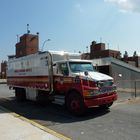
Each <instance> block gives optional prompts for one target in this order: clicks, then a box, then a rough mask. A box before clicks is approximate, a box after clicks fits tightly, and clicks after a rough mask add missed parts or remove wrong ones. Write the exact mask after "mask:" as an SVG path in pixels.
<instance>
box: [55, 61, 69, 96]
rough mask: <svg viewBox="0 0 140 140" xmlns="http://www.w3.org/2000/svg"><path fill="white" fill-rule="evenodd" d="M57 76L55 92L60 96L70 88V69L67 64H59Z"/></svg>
mask: <svg viewBox="0 0 140 140" xmlns="http://www.w3.org/2000/svg"><path fill="white" fill-rule="evenodd" d="M56 75H57V79H56V80H55V90H56V91H57V92H58V93H60V94H64V92H66V90H67V88H68V84H67V79H68V76H69V69H68V65H67V63H66V62H62V63H57V73H56Z"/></svg>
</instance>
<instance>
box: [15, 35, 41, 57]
mask: <svg viewBox="0 0 140 140" xmlns="http://www.w3.org/2000/svg"><path fill="white" fill-rule="evenodd" d="M15 47H16V57H17V58H18V57H22V56H26V55H29V54H34V53H36V52H38V49H39V37H38V34H37V35H33V34H29V33H27V34H24V35H23V36H21V37H20V41H19V42H18V43H17V44H16V46H15Z"/></svg>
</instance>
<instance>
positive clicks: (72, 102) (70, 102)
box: [66, 92, 86, 116]
mask: <svg viewBox="0 0 140 140" xmlns="http://www.w3.org/2000/svg"><path fill="white" fill-rule="evenodd" d="M66 105H67V108H68V110H69V111H70V112H71V113H72V114H74V115H78V116H80V115H83V114H84V113H85V110H86V107H85V104H84V101H83V98H82V96H81V95H79V94H78V93H75V92H74V93H73V92H72V93H70V94H69V95H68V97H67V99H66Z"/></svg>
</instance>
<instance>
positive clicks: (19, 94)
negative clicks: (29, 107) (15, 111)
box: [15, 88, 26, 101]
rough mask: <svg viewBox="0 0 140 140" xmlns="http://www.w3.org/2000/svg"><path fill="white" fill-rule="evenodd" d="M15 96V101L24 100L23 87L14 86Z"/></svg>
mask: <svg viewBox="0 0 140 140" xmlns="http://www.w3.org/2000/svg"><path fill="white" fill-rule="evenodd" d="M15 97H16V100H17V101H25V100H26V92H25V89H23V88H15Z"/></svg>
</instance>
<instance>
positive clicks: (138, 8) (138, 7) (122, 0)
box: [104, 0, 140, 13]
mask: <svg viewBox="0 0 140 140" xmlns="http://www.w3.org/2000/svg"><path fill="white" fill-rule="evenodd" d="M104 1H105V2H110V3H113V4H115V5H117V6H118V7H119V9H120V11H122V12H129V11H131V12H137V13H140V0H104Z"/></svg>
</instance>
